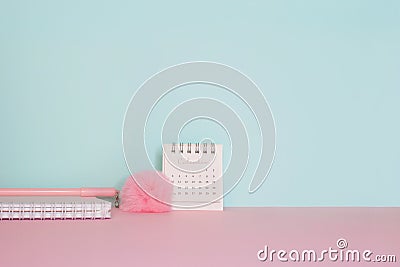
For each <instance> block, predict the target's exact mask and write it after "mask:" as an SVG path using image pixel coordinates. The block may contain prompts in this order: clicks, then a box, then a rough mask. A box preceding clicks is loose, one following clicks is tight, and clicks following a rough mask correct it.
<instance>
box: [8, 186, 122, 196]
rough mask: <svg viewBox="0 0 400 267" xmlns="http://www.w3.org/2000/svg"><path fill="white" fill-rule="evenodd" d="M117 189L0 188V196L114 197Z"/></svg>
mask: <svg viewBox="0 0 400 267" xmlns="http://www.w3.org/2000/svg"><path fill="white" fill-rule="evenodd" d="M117 193H118V191H117V190H116V189H115V188H112V187H82V188H0V196H80V197H115V196H116V195H117Z"/></svg>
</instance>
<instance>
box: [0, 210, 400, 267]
mask: <svg viewBox="0 0 400 267" xmlns="http://www.w3.org/2000/svg"><path fill="white" fill-rule="evenodd" d="M340 238H344V239H345V240H346V241H347V244H348V246H347V248H346V249H357V250H360V251H363V250H366V249H368V250H371V251H373V253H374V254H373V256H375V255H377V254H382V255H395V256H396V261H397V262H396V263H376V262H369V263H366V262H356V263H353V262H352V263H349V262H340V261H336V262H333V261H329V259H325V260H324V261H323V262H319V263H310V262H292V261H289V262H280V261H279V260H277V259H274V260H273V261H272V262H271V261H269V259H267V260H266V261H264V262H262V261H260V260H259V259H258V258H257V253H258V251H259V250H262V249H264V248H265V246H266V245H267V246H268V248H269V249H275V250H280V249H284V250H286V251H288V252H289V251H291V250H293V249H296V250H298V251H300V252H301V251H302V250H305V249H313V250H315V251H318V250H319V251H322V250H324V249H328V248H329V247H332V248H335V249H338V247H337V244H336V242H337V240H338V239H340ZM0 240H1V241H0V246H1V248H0V266H1V267H3V266H5V267H6V266H7V267H8V266H62V267H63V266H271V265H272V266H278V265H281V266H315V265H318V266H355V265H357V266H400V208H226V209H225V211H223V212H207V211H197V212H191V211H175V212H171V213H165V214H127V213H123V212H121V211H119V210H116V209H114V210H113V214H112V219H110V220H94V221H92V220H87V221H81V220H67V221H61V220H58V221H1V222H0ZM261 255H262V254H261ZM373 256H372V257H373Z"/></svg>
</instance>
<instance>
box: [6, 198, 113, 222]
mask: <svg viewBox="0 0 400 267" xmlns="http://www.w3.org/2000/svg"><path fill="white" fill-rule="evenodd" d="M111 207H112V204H111V202H109V201H106V200H102V199H98V198H95V197H62V196H61V197H53V196H51V197H50V196H49V197H47V196H37V197H36V196H30V197H25V196H15V197H8V196H7V197H6V196H0V220H23V219H28V220H29V219H31V220H46V219H50V220H51V219H53V220H56V219H82V220H85V219H108V218H111Z"/></svg>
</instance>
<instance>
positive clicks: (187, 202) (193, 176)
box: [163, 143, 223, 210]
mask: <svg viewBox="0 0 400 267" xmlns="http://www.w3.org/2000/svg"><path fill="white" fill-rule="evenodd" d="M222 171H223V170H222V145H220V144H210V143H201V144H199V143H196V144H183V143H180V144H164V145H163V173H164V174H165V175H166V176H167V177H168V178H169V179H170V182H171V183H172V184H174V189H173V195H172V204H173V209H174V210H188V209H190V210H223V179H222Z"/></svg>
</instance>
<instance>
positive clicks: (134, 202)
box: [120, 171, 172, 212]
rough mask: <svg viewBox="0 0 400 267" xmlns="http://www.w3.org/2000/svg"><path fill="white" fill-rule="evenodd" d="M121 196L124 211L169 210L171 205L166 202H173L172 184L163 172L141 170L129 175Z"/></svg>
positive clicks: (121, 206)
mask: <svg viewBox="0 0 400 267" xmlns="http://www.w3.org/2000/svg"><path fill="white" fill-rule="evenodd" d="M139 185H140V186H139ZM146 192H147V193H146ZM120 197H121V205H120V208H121V210H123V211H127V212H167V211H170V210H171V206H170V205H168V204H164V203H170V202H171V197H172V185H171V183H170V182H169V181H168V178H167V177H165V175H164V174H163V173H161V172H156V171H144V172H139V173H135V174H134V175H133V177H132V176H130V177H128V179H127V180H126V183H125V185H124V187H123V188H122V191H121V194H120ZM163 202H164V203H163Z"/></svg>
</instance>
